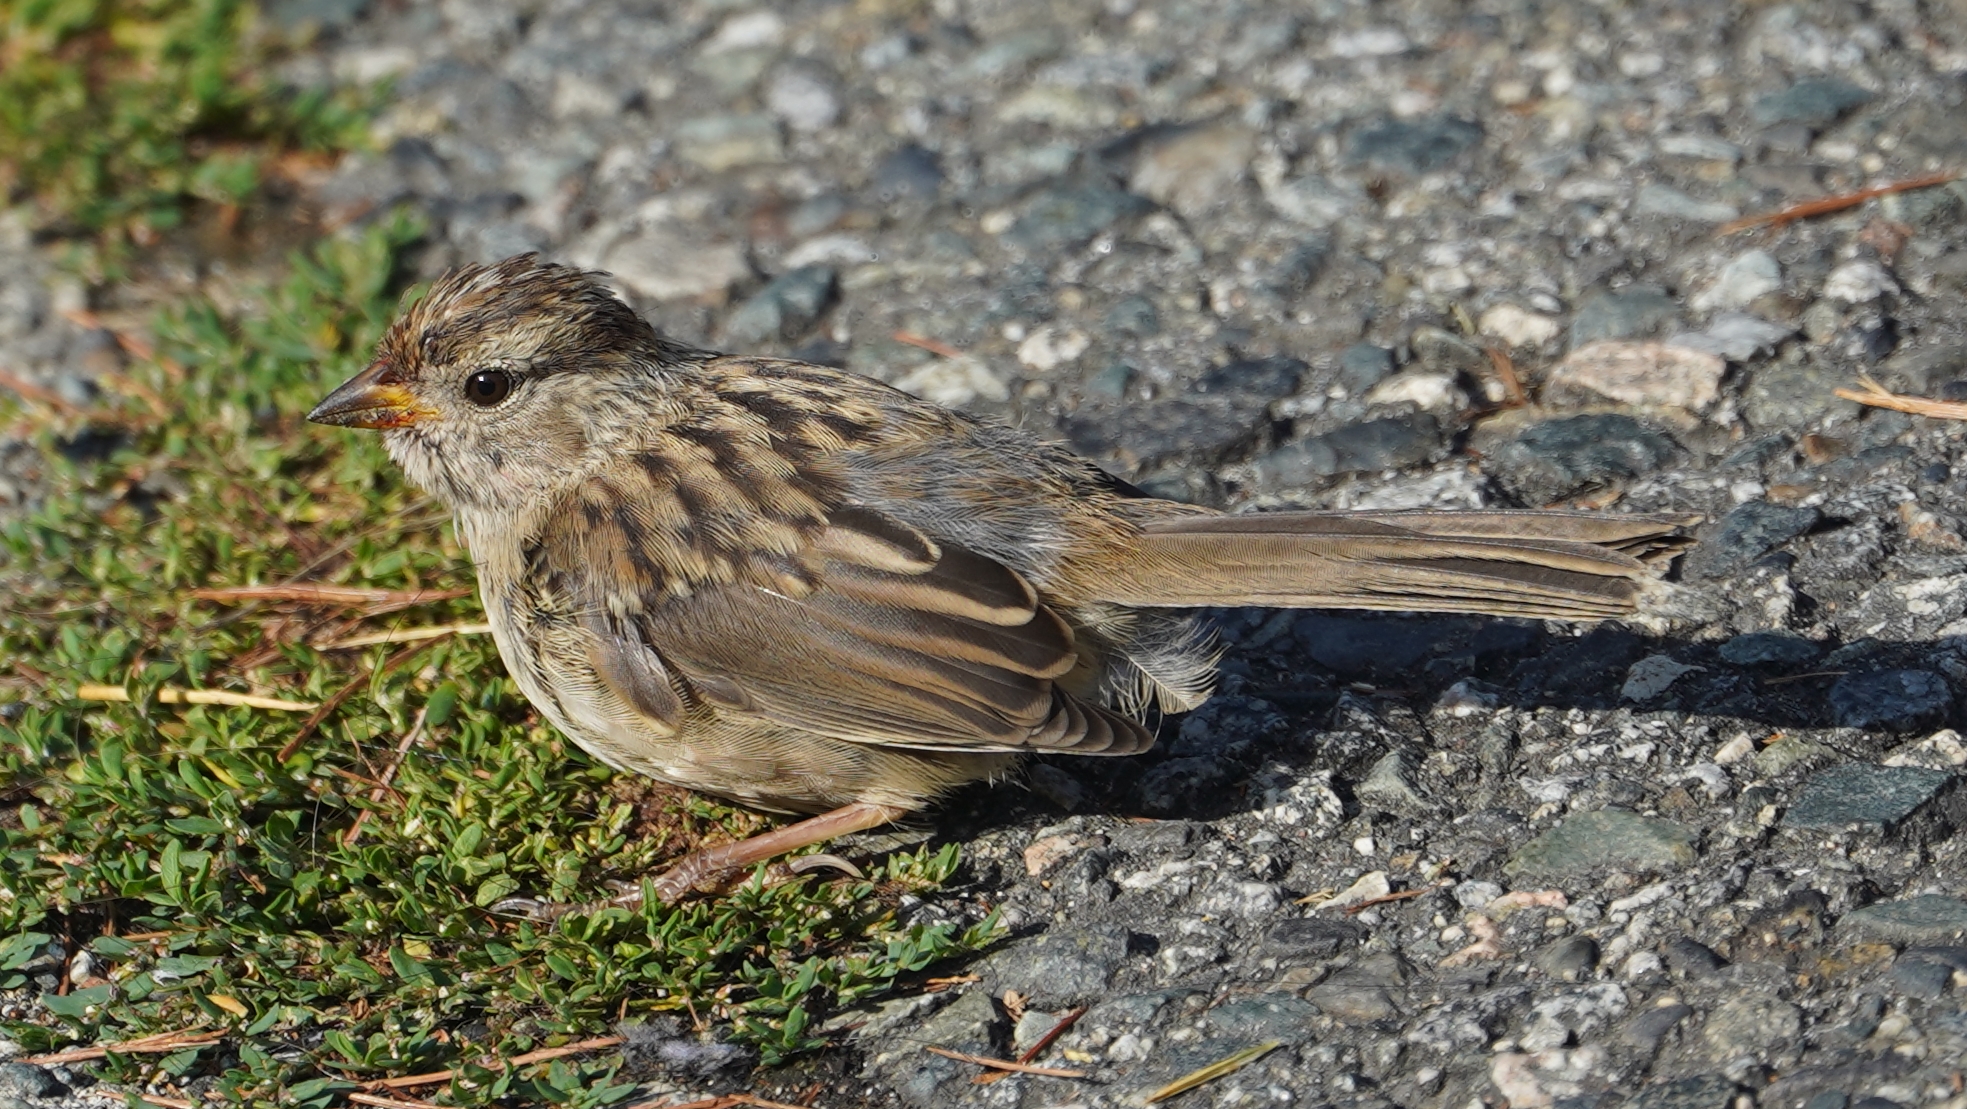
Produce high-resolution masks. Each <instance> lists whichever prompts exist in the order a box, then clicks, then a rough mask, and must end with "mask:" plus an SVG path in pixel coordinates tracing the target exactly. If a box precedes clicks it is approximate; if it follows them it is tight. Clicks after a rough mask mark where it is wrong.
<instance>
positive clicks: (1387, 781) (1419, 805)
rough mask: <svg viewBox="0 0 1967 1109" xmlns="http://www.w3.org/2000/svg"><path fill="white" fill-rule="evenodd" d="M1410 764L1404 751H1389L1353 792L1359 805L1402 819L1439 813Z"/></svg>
mask: <svg viewBox="0 0 1967 1109" xmlns="http://www.w3.org/2000/svg"><path fill="white" fill-rule="evenodd" d="M1410 761H1411V760H1410V759H1409V758H1408V756H1407V753H1406V752H1404V751H1388V752H1387V753H1386V754H1384V755H1382V756H1380V760H1379V761H1378V762H1376V763H1374V764H1373V768H1372V769H1371V770H1369V771H1367V772H1366V777H1365V778H1364V779H1362V780H1361V781H1360V783H1359V785H1358V786H1357V787H1356V788H1355V789H1354V790H1353V794H1354V796H1356V797H1358V799H1359V803H1360V804H1361V805H1362V806H1364V807H1366V808H1368V809H1377V810H1379V811H1380V812H1389V813H1395V814H1397V815H1400V816H1425V815H1427V814H1428V813H1431V812H1434V811H1436V809H1437V807H1438V806H1436V805H1435V803H1434V802H1432V801H1430V800H1428V799H1427V796H1426V795H1425V794H1423V793H1422V792H1421V791H1420V788H1419V787H1418V786H1416V785H1415V784H1414V782H1413V767H1412V766H1411V765H1410Z"/></svg>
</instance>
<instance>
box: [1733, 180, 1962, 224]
mask: <svg viewBox="0 0 1967 1109" xmlns="http://www.w3.org/2000/svg"><path fill="white" fill-rule="evenodd" d="M1959 177H1960V173H1959V171H1958V170H1950V171H1948V172H1946V173H1929V174H1927V175H1926V176H1924V177H1912V178H1908V179H1906V180H1904V181H1892V182H1889V183H1887V184H1884V185H1877V186H1874V187H1872V188H1869V189H1859V190H1858V191H1857V192H1850V193H1839V194H1838V195H1836V196H1826V197H1822V198H1819V199H1817V200H1806V201H1804V202H1802V203H1801V204H1792V205H1790V206H1789V207H1787V208H1779V209H1777V210H1776V211H1773V212H1764V213H1762V214H1761V215H1759V216H1744V217H1742V218H1741V219H1738V220H1735V221H1733V222H1732V223H1724V224H1722V225H1721V226H1720V227H1719V228H1718V229H1716V231H1715V234H1717V235H1732V234H1734V233H1735V232H1737V231H1747V230H1748V229H1749V228H1751V227H1777V226H1781V225H1782V224H1785V223H1792V222H1794V221H1796V220H1800V219H1809V218H1810V217H1812V216H1826V215H1829V214H1830V213H1832V212H1842V211H1844V210H1845V209H1846V208H1856V207H1857V206H1858V205H1860V204H1863V203H1864V202H1865V201H1867V200H1870V199H1872V198H1873V197H1880V196H1890V195H1891V194H1893V193H1902V192H1908V191H1910V190H1912V189H1930V188H1932V187H1933V186H1934V185H1944V184H1946V183H1947V182H1949V181H1953V180H1956V179H1958V178H1959Z"/></svg>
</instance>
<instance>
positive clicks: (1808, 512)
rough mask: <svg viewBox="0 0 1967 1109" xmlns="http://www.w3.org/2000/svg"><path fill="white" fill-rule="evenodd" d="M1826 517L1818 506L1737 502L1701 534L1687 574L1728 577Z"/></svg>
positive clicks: (1689, 557) (1704, 576) (1702, 576)
mask: <svg viewBox="0 0 1967 1109" xmlns="http://www.w3.org/2000/svg"><path fill="white" fill-rule="evenodd" d="M1822 517H1823V514H1822V513H1821V512H1818V511H1817V510H1816V509H1814V508H1802V507H1798V506H1794V505H1781V504H1771V503H1770V502H1768V501H1749V502H1748V503H1746V504H1741V505H1737V506H1735V507H1734V508H1732V509H1730V510H1729V512H1728V514H1727V515H1726V516H1723V517H1722V518H1721V522H1720V523H1718V524H1716V525H1715V526H1714V528H1713V529H1712V530H1711V531H1709V532H1708V534H1706V535H1704V536H1702V537H1701V542H1700V545H1699V546H1697V547H1696V548H1695V549H1694V553H1691V554H1689V555H1688V557H1687V574H1688V576H1689V577H1697V578H1719V577H1725V576H1727V575H1729V574H1732V573H1734V572H1735V571H1737V570H1740V569H1742V568H1743V567H1745V566H1748V565H1749V564H1750V563H1752V562H1754V561H1756V560H1757V559H1759V558H1761V557H1762V556H1763V555H1766V554H1768V553H1769V552H1770V551H1773V550H1775V549H1776V548H1777V547H1780V546H1782V545H1783V544H1784V543H1787V542H1789V541H1790V540H1792V539H1794V538H1796V537H1797V536H1799V535H1802V534H1803V533H1804V532H1806V531H1809V530H1810V529H1811V528H1813V527H1815V526H1816V524H1817V521H1818V520H1819V519H1822Z"/></svg>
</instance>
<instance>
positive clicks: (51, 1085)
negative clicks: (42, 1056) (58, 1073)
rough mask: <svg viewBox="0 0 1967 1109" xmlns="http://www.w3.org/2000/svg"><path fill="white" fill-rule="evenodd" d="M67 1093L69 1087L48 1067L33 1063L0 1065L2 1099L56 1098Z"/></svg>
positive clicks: (0, 1093) (0, 1094) (0, 1095)
mask: <svg viewBox="0 0 1967 1109" xmlns="http://www.w3.org/2000/svg"><path fill="white" fill-rule="evenodd" d="M66 1092H67V1087H65V1086H63V1085H62V1084H61V1080H60V1079H57V1078H56V1077H55V1076H54V1075H53V1074H52V1073H51V1072H50V1071H49V1070H48V1068H46V1067H40V1066H36V1065H34V1064H33V1063H0V1097H4V1098H39V1097H56V1096H58V1095H60V1094H63V1093H66Z"/></svg>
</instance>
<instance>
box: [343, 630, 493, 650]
mask: <svg viewBox="0 0 1967 1109" xmlns="http://www.w3.org/2000/svg"><path fill="white" fill-rule="evenodd" d="M490 634H492V625H490V624H438V625H435V626H431V627H421V628H391V629H390V630H388V631H385V632H366V633H364V634H362V635H351V636H348V637H347V638H345V639H335V640H330V641H329V642H327V643H316V644H315V645H314V646H315V647H316V648H317V649H319V650H323V651H346V650H350V649H352V648H355V647H381V646H389V645H391V644H396V643H421V642H423V641H424V640H426V639H442V638H443V637H445V636H447V635H490Z"/></svg>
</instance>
